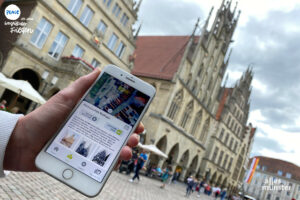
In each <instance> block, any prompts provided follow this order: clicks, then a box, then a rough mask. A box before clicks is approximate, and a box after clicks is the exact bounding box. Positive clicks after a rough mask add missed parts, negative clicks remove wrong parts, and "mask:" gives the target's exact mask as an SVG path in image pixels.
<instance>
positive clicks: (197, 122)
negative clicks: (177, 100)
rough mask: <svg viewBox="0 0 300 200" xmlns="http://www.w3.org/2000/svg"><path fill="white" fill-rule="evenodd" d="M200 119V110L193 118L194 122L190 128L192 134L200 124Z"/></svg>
mask: <svg viewBox="0 0 300 200" xmlns="http://www.w3.org/2000/svg"><path fill="white" fill-rule="evenodd" d="M201 120H202V111H199V112H198V113H197V115H196V117H195V120H194V123H193V126H192V130H191V134H192V135H195V133H196V131H197V130H198V128H199V127H200V126H201Z"/></svg>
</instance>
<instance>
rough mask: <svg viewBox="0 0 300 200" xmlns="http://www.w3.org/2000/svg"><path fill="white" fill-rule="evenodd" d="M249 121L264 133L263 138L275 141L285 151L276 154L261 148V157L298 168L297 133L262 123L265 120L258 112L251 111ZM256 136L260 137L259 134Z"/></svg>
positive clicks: (298, 135)
mask: <svg viewBox="0 0 300 200" xmlns="http://www.w3.org/2000/svg"><path fill="white" fill-rule="evenodd" d="M250 119H251V122H253V124H254V125H255V126H257V127H259V130H261V131H263V132H264V133H265V134H264V137H266V138H270V139H272V140H275V141H277V142H278V144H279V145H280V147H281V148H282V149H284V151H285V152H276V151H274V150H272V149H267V148H262V150H260V151H259V153H260V154H261V155H263V156H267V157H273V158H278V159H282V160H286V161H289V162H292V163H296V164H297V165H299V166H300V159H297V158H299V155H300V146H299V141H300V134H299V133H291V132H287V131H284V130H281V129H276V128H273V127H272V126H270V125H269V124H266V123H264V122H263V121H264V119H265V118H264V116H263V115H262V114H261V112H260V111H259V110H255V111H252V112H251V113H250ZM259 130H258V131H259ZM258 135H260V136H261V134H258ZM254 140H255V139H254Z"/></svg>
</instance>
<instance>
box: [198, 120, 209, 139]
mask: <svg viewBox="0 0 300 200" xmlns="http://www.w3.org/2000/svg"><path fill="white" fill-rule="evenodd" d="M208 128H209V118H208V119H207V120H206V121H205V124H204V126H203V129H202V133H201V135H200V138H199V140H200V141H202V142H205V139H206V135H207V132H208Z"/></svg>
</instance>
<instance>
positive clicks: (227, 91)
mask: <svg viewBox="0 0 300 200" xmlns="http://www.w3.org/2000/svg"><path fill="white" fill-rule="evenodd" d="M232 91H233V88H224V87H223V88H222V96H221V97H220V99H219V107H218V110H217V113H216V119H217V120H218V121H220V119H221V115H222V112H223V110H224V107H225V104H226V101H227V98H228V96H229V95H231V93H232Z"/></svg>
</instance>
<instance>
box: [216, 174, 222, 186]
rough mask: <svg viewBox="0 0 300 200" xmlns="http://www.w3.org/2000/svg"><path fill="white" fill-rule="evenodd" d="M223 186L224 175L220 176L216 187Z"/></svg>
mask: <svg viewBox="0 0 300 200" xmlns="http://www.w3.org/2000/svg"><path fill="white" fill-rule="evenodd" d="M221 184H222V174H220V176H219V178H218V180H217V182H216V186H218V187H220V185H221Z"/></svg>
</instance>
